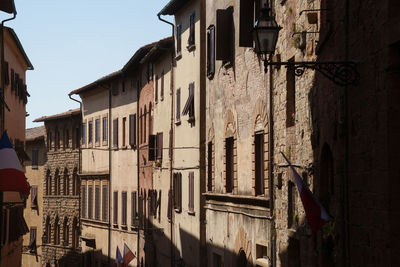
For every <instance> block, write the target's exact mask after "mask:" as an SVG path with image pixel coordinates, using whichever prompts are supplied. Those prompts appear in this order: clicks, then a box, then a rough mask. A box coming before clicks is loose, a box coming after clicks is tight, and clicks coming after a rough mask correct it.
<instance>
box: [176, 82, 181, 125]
mask: <svg viewBox="0 0 400 267" xmlns="http://www.w3.org/2000/svg"><path fill="white" fill-rule="evenodd" d="M180 121H181V88H178V89H177V90H176V122H180Z"/></svg>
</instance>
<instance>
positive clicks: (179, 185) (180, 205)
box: [178, 173, 182, 211]
mask: <svg viewBox="0 0 400 267" xmlns="http://www.w3.org/2000/svg"><path fill="white" fill-rule="evenodd" d="M178 210H179V211H182V173H178Z"/></svg>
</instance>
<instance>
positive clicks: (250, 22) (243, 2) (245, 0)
mask: <svg viewBox="0 0 400 267" xmlns="http://www.w3.org/2000/svg"><path fill="white" fill-rule="evenodd" d="M257 15H258V14H257ZM239 16H240V25H239V46H242V47H253V35H252V31H253V27H254V0H240V15H239Z"/></svg>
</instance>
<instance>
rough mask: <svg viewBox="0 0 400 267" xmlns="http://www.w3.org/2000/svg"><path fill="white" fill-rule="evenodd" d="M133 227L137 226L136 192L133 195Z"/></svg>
mask: <svg viewBox="0 0 400 267" xmlns="http://www.w3.org/2000/svg"><path fill="white" fill-rule="evenodd" d="M131 225H132V226H135V225H137V223H136V191H134V192H132V194H131Z"/></svg>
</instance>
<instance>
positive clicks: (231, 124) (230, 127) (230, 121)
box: [223, 110, 238, 195]
mask: <svg viewBox="0 0 400 267" xmlns="http://www.w3.org/2000/svg"><path fill="white" fill-rule="evenodd" d="M231 137H232V138H233V190H232V193H229V194H233V195H237V194H238V170H237V168H238V164H237V130H236V122H235V116H234V115H233V112H232V111H231V110H228V111H227V115H226V118H225V126H224V157H223V158H224V166H226V153H225V144H226V139H227V138H231ZM223 173H224V177H223V182H224V191H223V192H224V193H227V192H226V168H225V167H224V172H223Z"/></svg>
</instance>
